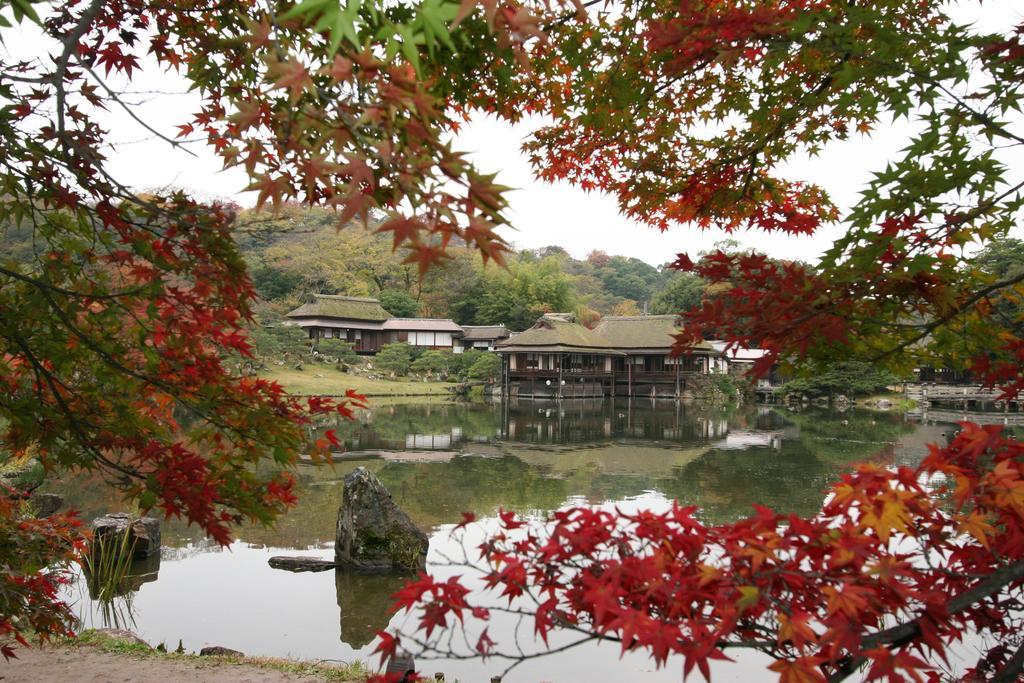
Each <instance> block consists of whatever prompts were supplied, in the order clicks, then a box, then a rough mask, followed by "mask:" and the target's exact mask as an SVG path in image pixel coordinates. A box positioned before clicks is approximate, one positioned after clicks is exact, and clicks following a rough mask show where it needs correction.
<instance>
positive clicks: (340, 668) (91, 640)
mask: <svg viewBox="0 0 1024 683" xmlns="http://www.w3.org/2000/svg"><path fill="white" fill-rule="evenodd" d="M67 644H68V645H71V646H77V647H95V648H97V649H99V650H100V651H101V652H106V653H108V654H112V655H120V656H127V657H133V658H136V659H178V660H188V661H189V662H193V663H195V664H199V665H203V666H209V667H229V666H238V665H243V664H244V665H247V666H255V667H259V668H261V669H274V670H277V671H284V672H287V673H292V674H298V675H303V676H316V677H317V678H319V679H320V680H324V681H337V682H338V683H355V682H356V681H365V680H366V677H367V675H368V674H369V673H370V670H369V669H368V668H367V667H366V665H365V664H363V663H362V662H352V663H350V664H324V663H320V662H305V661H301V660H293V659H278V658H274V657H220V656H212V657H200V656H198V655H190V654H177V653H175V652H161V651H159V650H157V649H154V648H151V647H149V646H148V645H144V644H142V643H137V642H134V641H132V640H127V639H124V638H119V637H117V636H116V635H113V634H110V633H104V632H102V631H94V630H87V631H83V632H82V633H80V634H79V635H78V637H77V638H75V639H74V640H70V641H67ZM172 647H173V646H172Z"/></svg>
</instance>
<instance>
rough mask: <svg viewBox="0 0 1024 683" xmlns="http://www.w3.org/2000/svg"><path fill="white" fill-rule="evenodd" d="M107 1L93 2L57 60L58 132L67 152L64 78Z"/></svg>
mask: <svg viewBox="0 0 1024 683" xmlns="http://www.w3.org/2000/svg"><path fill="white" fill-rule="evenodd" d="M105 2H106V0H92V2H91V3H90V4H89V6H88V7H86V8H85V11H84V12H82V15H81V16H80V17H79V18H78V23H77V24H75V27H74V28H73V29H72V30H71V33H69V34H68V35H67V36H65V37H64V40H63V41H61V42H63V44H64V50H63V51H62V52H61V54H60V58H59V59H58V60H57V69H56V71H54V72H53V76H52V79H53V87H54V95H55V96H56V100H57V102H56V109H57V131H58V132H59V134H60V139H61V146H62V147H64V149H65V151H67V141H66V140H64V98H65V97H66V93H65V92H64V76H65V75H66V74H67V71H68V64H69V62H70V61H71V55H73V54H75V53H77V52H78V41H79V40H81V39H82V36H84V35H85V34H86V33H88V31H89V28H90V26H91V25H92V22H93V20H95V19H96V16H97V15H98V14H99V13H100V8H102V7H103V4H104V3H105Z"/></svg>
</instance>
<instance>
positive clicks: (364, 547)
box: [334, 467, 429, 572]
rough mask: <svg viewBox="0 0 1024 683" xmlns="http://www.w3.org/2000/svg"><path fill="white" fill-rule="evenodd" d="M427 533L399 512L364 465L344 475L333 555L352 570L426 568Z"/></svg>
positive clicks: (345, 567) (386, 492)
mask: <svg viewBox="0 0 1024 683" xmlns="http://www.w3.org/2000/svg"><path fill="white" fill-rule="evenodd" d="M428 544H429V541H428V539H427V535H426V534H425V533H423V532H422V531H420V530H419V529H417V528H416V525H415V524H413V523H412V520H411V519H409V515H407V514H405V513H404V512H402V511H401V510H400V509H399V508H398V506H397V505H395V501H393V500H391V494H390V493H389V492H388V490H387V489H386V488H384V484H382V483H380V479H378V478H377V477H376V476H374V475H373V473H372V472H370V471H369V470H367V469H366V468H365V467H357V468H356V469H355V470H354V471H353V472H351V473H349V475H348V476H347V477H345V493H344V497H343V498H342V503H341V507H340V508H339V509H338V529H337V534H336V535H335V544H334V557H335V560H336V561H337V563H338V564H339V565H340V568H341V569H347V570H350V571H356V572H395V571H404V572H414V571H418V570H421V569H424V568H425V567H426V563H427V546H428Z"/></svg>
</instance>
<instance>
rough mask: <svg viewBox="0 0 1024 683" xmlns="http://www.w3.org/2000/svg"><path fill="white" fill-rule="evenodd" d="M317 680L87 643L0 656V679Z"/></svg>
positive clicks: (37, 682)
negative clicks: (112, 649) (110, 649)
mask: <svg viewBox="0 0 1024 683" xmlns="http://www.w3.org/2000/svg"><path fill="white" fill-rule="evenodd" d="M323 680H328V679H326V678H324V677H321V676H318V675H303V674H297V673H291V672H287V671H281V670H279V669H275V668H267V667H263V666H256V665H252V664H240V663H232V662H230V661H225V660H223V659H220V658H207V657H166V656H164V657H161V656H139V655H133V654H120V653H114V652H105V651H103V650H102V649H100V648H97V647H90V646H58V647H42V648H40V647H34V648H31V649H26V648H20V649H19V650H18V659H16V660H11V661H10V662H8V663H6V664H4V663H3V661H2V660H0V681H3V683H13V682H14V681H18V682H21V681H31V682H32V683H72V682H74V683H79V682H81V683H100V682H103V683H107V682H111V683H112V682H114V681H118V682H120V681H131V682H132V683H173V682H176V681H189V682H190V683H194V682H196V681H218V682H222V683H248V682H249V681H252V682H253V683H280V682H283V681H323ZM335 680H337V679H335Z"/></svg>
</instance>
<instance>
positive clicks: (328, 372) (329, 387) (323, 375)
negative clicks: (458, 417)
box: [260, 365, 452, 396]
mask: <svg viewBox="0 0 1024 683" xmlns="http://www.w3.org/2000/svg"><path fill="white" fill-rule="evenodd" d="M260 375H261V376H262V377H265V378H267V379H272V380H274V381H276V382H278V383H279V384H280V385H281V386H283V387H284V388H285V389H286V390H287V391H288V392H289V393H292V394H298V395H302V396H330V395H339V394H344V393H345V391H346V390H348V389H355V390H356V391H357V392H359V393H360V394H363V395H365V396H447V395H448V390H447V387H450V386H452V384H450V383H448V382H434V381H431V382H424V381H423V380H416V379H404V380H402V379H400V380H386V379H377V380H372V379H367V378H366V377H363V376H361V375H355V374H348V373H345V372H339V371H338V370H335V369H334V368H333V367H330V366H323V365H321V366H316V365H309V366H306V368H305V369H304V370H295V369H293V368H281V367H273V368H268V369H266V370H264V371H263V372H261V373H260Z"/></svg>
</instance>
